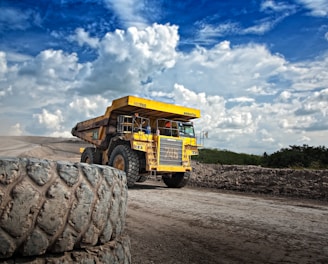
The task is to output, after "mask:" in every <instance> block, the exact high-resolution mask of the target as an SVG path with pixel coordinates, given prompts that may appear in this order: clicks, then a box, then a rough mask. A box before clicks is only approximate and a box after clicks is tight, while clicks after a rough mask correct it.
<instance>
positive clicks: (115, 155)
mask: <svg viewBox="0 0 328 264" xmlns="http://www.w3.org/2000/svg"><path fill="white" fill-rule="evenodd" d="M108 165H109V166H112V167H114V168H116V169H119V170H122V171H125V173H126V178H127V182H128V187H132V186H134V184H135V183H136V181H137V180H138V179H139V178H140V175H139V159H138V154H137V153H136V152H135V151H133V150H132V149H131V148H130V147H129V146H128V145H118V146H116V147H115V148H114V150H113V152H112V153H111V154H110V157H109V162H108Z"/></svg>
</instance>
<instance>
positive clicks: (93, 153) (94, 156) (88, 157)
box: [81, 147, 102, 164]
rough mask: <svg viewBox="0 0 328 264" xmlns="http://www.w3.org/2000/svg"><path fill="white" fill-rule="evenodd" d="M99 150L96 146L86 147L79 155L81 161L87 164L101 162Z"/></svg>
mask: <svg viewBox="0 0 328 264" xmlns="http://www.w3.org/2000/svg"><path fill="white" fill-rule="evenodd" d="M101 154H102V153H101V151H99V150H97V149H96V148H92V147H87V148H85V149H84V151H83V152H82V155H81V162H83V163H88V164H101V158H102V156H101Z"/></svg>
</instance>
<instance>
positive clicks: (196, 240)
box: [0, 137, 328, 264]
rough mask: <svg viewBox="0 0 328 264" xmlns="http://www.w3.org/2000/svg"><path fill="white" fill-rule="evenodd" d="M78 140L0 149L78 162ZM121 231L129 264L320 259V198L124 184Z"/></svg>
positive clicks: (26, 142) (324, 207) (25, 141)
mask: <svg viewBox="0 0 328 264" xmlns="http://www.w3.org/2000/svg"><path fill="white" fill-rule="evenodd" d="M80 146H85V145H83V143H81V142H80V143H79V142H76V141H74V140H67V139H58V138H57V139H55V138H45V137H42V138H39V137H0V155H2V156H20V157H24V156H26V157H36V158H45V159H53V160H70V161H79V160H80V153H79V147H80ZM126 230H127V233H128V235H129V236H130V239H131V244H132V248H131V253H132V261H133V263H134V264H141V263H142V264H150V263H159V264H168V263H172V264H173V263H174V264H179V263H197V264H198V263H328V231H327V230H328V203H327V202H319V201H314V200H302V199H291V198H275V197H268V196H259V195H252V194H240V193H225V192H222V191H216V190H213V189H201V188H182V189H168V188H166V187H165V186H164V185H163V184H162V183H161V182H158V181H148V182H146V183H144V184H139V185H137V186H136V187H135V188H133V189H129V200H128V212H127V223H126Z"/></svg>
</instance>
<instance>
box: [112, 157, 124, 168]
mask: <svg viewBox="0 0 328 264" xmlns="http://www.w3.org/2000/svg"><path fill="white" fill-rule="evenodd" d="M113 167H114V168H116V169H119V170H123V171H124V170H125V161H124V158H123V156H122V155H117V156H116V157H115V158H114V161H113Z"/></svg>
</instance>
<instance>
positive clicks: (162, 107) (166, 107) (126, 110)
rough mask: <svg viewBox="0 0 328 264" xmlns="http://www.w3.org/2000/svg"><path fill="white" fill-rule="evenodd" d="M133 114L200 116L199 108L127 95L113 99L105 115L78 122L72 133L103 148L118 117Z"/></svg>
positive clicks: (145, 115)
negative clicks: (107, 135)
mask: <svg viewBox="0 0 328 264" xmlns="http://www.w3.org/2000/svg"><path fill="white" fill-rule="evenodd" d="M133 114H139V115H141V116H144V117H148V118H166V119H171V120H180V121H185V122H188V121H190V120H192V119H195V118H199V117H200V111H199V110H198V109H194V108H189V107H183V106H178V105H174V104H168V103H163V102H159V101H154V100H149V99H144V98H139V97H135V96H126V97H122V98H119V99H116V100H113V102H112V105H111V106H108V107H107V109H106V112H105V114H104V115H102V116H99V117H95V118H92V119H89V120H86V121H82V122H79V123H77V124H76V126H75V127H74V128H73V129H72V135H74V136H76V137H79V138H81V139H83V140H85V141H87V142H89V143H91V144H94V145H96V146H97V147H100V148H101V147H102V145H104V140H105V137H106V134H107V133H109V132H110V129H111V128H116V125H117V117H118V116H119V115H133Z"/></svg>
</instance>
